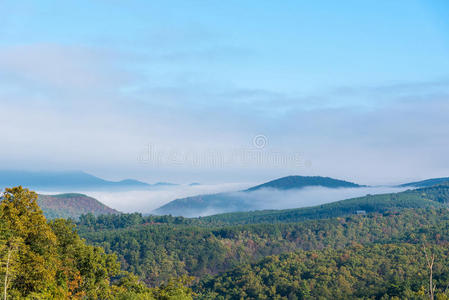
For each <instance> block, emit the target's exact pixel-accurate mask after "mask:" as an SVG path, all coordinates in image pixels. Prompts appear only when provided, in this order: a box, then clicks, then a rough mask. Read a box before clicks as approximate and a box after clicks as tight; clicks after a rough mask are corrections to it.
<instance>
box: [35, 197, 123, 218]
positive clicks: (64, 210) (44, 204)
mask: <svg viewBox="0 0 449 300" xmlns="http://www.w3.org/2000/svg"><path fill="white" fill-rule="evenodd" d="M37 203H38V204H39V206H40V207H41V209H42V211H43V212H44V215H45V216H46V217H47V218H48V219H56V218H64V219H69V218H70V219H78V218H79V217H80V216H81V215H83V214H87V213H92V214H94V215H97V216H98V215H105V214H118V213H119V212H118V211H117V210H115V209H112V208H110V207H108V206H106V205H104V204H103V203H101V202H100V201H98V200H97V199H95V198H92V197H89V196H86V195H84V194H78V193H67V194H58V195H42V194H40V195H39V196H38V200H37Z"/></svg>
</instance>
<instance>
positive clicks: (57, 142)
mask: <svg viewBox="0 0 449 300" xmlns="http://www.w3.org/2000/svg"><path fill="white" fill-rule="evenodd" d="M448 13H449V6H448V4H447V2H446V1H409V0H402V1H387V0H385V1H363V2H359V1H338V2H336V1H319V3H318V2H317V3H315V2H310V3H305V2H298V1H282V2H279V1H266V2H263V3H260V2H259V1H257V2H256V1H245V2H241V1H187V2H186V1H169V2H168V1H158V2H149V1H132V2H130V1H63V2H54V1H39V2H36V1H2V2H1V3H0V37H1V39H0V111H1V112H2V117H1V118H0V134H1V137H2V142H1V147H0V164H1V165H2V168H7V169H22V170H25V169H26V170H83V171H86V172H90V173H92V174H95V175H97V176H101V177H103V178H106V179H122V178H130V177H131V178H136V179H140V180H145V181H148V182H156V181H170V182H177V183H190V182H194V181H199V182H201V183H205V184H219V183H223V182H263V181H266V180H269V179H273V178H277V177H281V176H284V175H291V174H301V175H323V176H331V177H335V178H341V179H347V180H351V181H354V182H358V183H361V184H387V183H397V182H405V181H409V180H415V179H423V178H432V177H442V176H447V175H448V174H449V170H448V169H449V160H448V158H447V157H448V156H447V149H448V146H449V139H447V133H448V132H449V122H447V116H448V115H449V101H448V92H449V74H448V70H449V34H448V33H449V21H448V18H447V15H448ZM257 137H259V138H260V137H262V140H260V139H259V140H257V139H256V138H257ZM150 148H151V149H152V150H151V151H155V152H154V153H159V154H160V155H159V156H157V157H158V159H157V160H155V159H153V158H151V157H152V156H149V155H147V154H148V149H150ZM242 153H243V154H242ZM253 153H256V158H254V156H251V155H252V154H253ZM260 154H261V155H262V156H263V157H265V158H264V159H262V160H260V159H258V158H257V155H260ZM242 157H243V158H242ZM147 158H148V159H147Z"/></svg>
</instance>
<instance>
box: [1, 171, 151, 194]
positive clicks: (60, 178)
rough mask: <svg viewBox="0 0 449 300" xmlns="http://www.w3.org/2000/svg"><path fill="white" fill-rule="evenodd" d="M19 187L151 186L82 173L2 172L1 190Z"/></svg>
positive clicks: (52, 188) (60, 188)
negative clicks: (109, 179)
mask: <svg viewBox="0 0 449 300" xmlns="http://www.w3.org/2000/svg"><path fill="white" fill-rule="evenodd" d="M19 185H21V186H24V187H27V188H31V189H38V190H39V189H41V190H70V189H88V190H91V189H130V188H133V189H143V188H147V187H149V186H150V185H149V184H148V183H145V182H141V181H137V180H133V179H125V180H121V181H108V180H104V179H101V178H99V177H96V176H93V175H90V174H87V173H85V172H81V171H69V172H30V171H0V188H4V187H12V186H19Z"/></svg>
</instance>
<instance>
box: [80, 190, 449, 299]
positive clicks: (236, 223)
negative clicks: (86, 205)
mask: <svg viewBox="0 0 449 300" xmlns="http://www.w3.org/2000/svg"><path fill="white" fill-rule="evenodd" d="M448 200H449V186H448V185H445V184H443V185H438V186H433V187H429V188H421V189H416V190H408V191H405V192H401V193H396V194H384V195H367V196H366V197H360V198H355V199H349V200H343V201H339V202H335V203H330V204H325V205H321V206H317V207H311V208H301V209H294V210H285V211H256V212H245V213H232V214H223V215H216V216H211V217H202V218H182V217H171V216H142V215H140V214H122V215H108V216H99V217H94V216H93V215H84V216H82V217H81V218H80V220H79V222H78V224H77V225H78V230H79V233H80V235H81V236H83V237H84V238H86V240H87V241H88V242H89V243H92V244H94V245H98V246H101V247H103V248H104V249H105V250H106V252H107V253H116V254H117V255H118V259H119V261H120V262H121V263H122V266H123V268H124V269H125V270H127V271H130V272H133V273H135V274H137V275H138V276H140V278H142V280H143V281H144V282H145V283H146V284H147V285H148V286H158V285H160V284H163V283H164V282H167V281H168V280H170V279H171V278H174V277H181V276H186V275H187V276H192V277H194V281H193V283H192V286H191V287H192V289H193V291H194V292H195V293H196V297H197V298H207V299H209V298H210V299H215V298H220V297H221V298H223V299H240V298H241V297H243V298H244V299H247V298H253V299H263V298H266V299H275V298H279V299H307V298H323V299H328V298H329V297H330V295H334V297H331V298H341V299H347V298H360V297H362V295H366V298H375V299H381V298H382V297H384V298H385V297H386V298H390V297H393V296H398V297H400V298H404V297H406V298H407V297H408V298H410V297H412V296H413V297H418V298H419V297H421V296H423V295H425V296H426V297H428V295H429V292H430V289H429V286H428V284H426V280H428V278H427V273H428V270H427V268H426V265H425V263H423V262H422V258H423V257H424V249H425V248H426V247H427V248H428V249H429V251H430V249H432V251H434V252H435V253H438V254H439V256H438V257H437V258H436V259H437V260H436V263H435V268H436V270H439V271H438V272H440V273H435V276H436V277H435V279H434V280H435V281H434V282H436V283H437V286H436V289H437V290H438V293H439V297H440V298H441V297H443V296H442V295H443V294H444V293H445V292H446V285H448V284H449V281H448V280H446V276H449V273H447V272H446V269H444V268H440V267H439V266H441V264H444V262H445V261H446V259H447V256H446V254H445V252H444V251H443V250H444V245H446V244H447V242H449V232H448V228H449V214H448V208H447V205H446V203H447V202H448ZM358 210H364V213H363V214H360V215H359V214H356V212H357V211H358ZM384 247H387V248H388V249H390V250H391V253H392V254H391V255H387V253H386V252H385V253H384V252H382V251H387V250H388V249H387V248H385V249H386V250H384ZM358 249H360V250H361V249H363V251H358ZM390 250H388V251H390ZM342 251H343V252H342ZM342 253H346V254H342ZM389 253H390V252H389ZM311 255H312V256H318V257H321V258H323V259H320V260H316V261H315V263H314V264H307V265H306V266H305V265H302V264H303V263H304V261H307V260H308V259H307V258H308V257H310V256H311ZM341 255H348V264H349V265H350V266H351V268H349V267H347V266H345V267H344V268H343V269H342V270H344V271H345V272H346V273H344V274H343V275H342V274H341V273H339V272H340V266H339V267H338V270H337V269H331V266H333V267H334V268H336V266H337V265H338V264H336V263H335V261H336V260H337V259H338V257H339V256H341ZM401 255H402V256H405V258H404V257H402V258H401ZM377 257H379V258H382V259H384V260H385V262H384V263H382V264H380V265H381V266H383V267H382V268H381V269H378V270H377V271H376V272H377V273H376V274H377V275H376V278H377V279H376V280H377V282H376V281H373V282H371V283H370V282H365V281H366V280H368V279H367V278H363V277H360V276H356V273H357V272H359V273H360V274H366V272H365V269H369V268H370V265H369V264H372V261H373V260H376V259H377ZM324 258H326V259H327V260H324ZM352 259H354V262H352V261H351V260H352ZM407 260H419V262H416V263H414V264H409V263H405V262H406V261H407ZM267 261H270V263H267ZM273 262H277V263H273ZM379 262H380V260H379ZM293 267H295V268H297V269H298V268H299V269H301V270H302V268H304V270H303V271H301V272H302V273H300V276H299V275H298V274H299V273H291V272H293V270H292V269H291V268H293ZM306 267H307V268H306ZM323 268H324V269H329V271H326V272H328V274H327V275H326V276H325V279H326V280H327V281H326V280H325V279H323V278H320V279H319V281H318V278H317V276H316V275H313V276H312V275H310V274H317V273H319V272H320V270H323ZM418 269H419V270H420V272H418V273H417V272H416V270H418ZM262 271H263V272H262ZM396 271H398V272H401V274H402V275H401V276H402V277H398V278H396V277H394V276H393V277H391V276H390V277H388V276H386V275H387V273H388V272H390V273H395V272H396ZM260 272H262V273H263V274H265V275H266V274H271V275H270V276H274V277H270V278H271V279H270V280H267V279H266V278H265V277H263V276H262V275H261V273H260ZM294 272H300V271H298V270H296V271H294ZM354 272H355V273H354ZM384 272H386V273H384ZM237 274H240V275H239V276H240V277H239V276H238V275H237ZM276 274H278V275H276ZM307 274H309V275H307ZM345 274H349V275H351V278H346V277H345ZM412 275H413V276H412ZM261 276H262V277H261ZM267 276H268V275H267ZM292 276H295V278H296V280H292V279H291V278H292ZM243 278H245V280H243ZM248 278H252V279H251V280H250V279H248ZM338 278H345V280H349V281H348V283H347V284H346V288H345V289H342V290H341V291H340V292H339V293H340V294H338V293H336V290H335V289H336V288H337V287H335V286H331V285H332V284H334V283H335V282H338V281H337V279H338ZM342 282H343V281H342ZM412 283H413V284H412ZM418 283H419V284H418ZM290 285H291V286H290ZM318 285H319V286H320V287H321V288H322V289H320V290H317V289H316V287H317V286H318ZM287 286H290V287H289V288H287ZM361 286H364V290H363V291H364V292H363V293H361V292H358V291H359V289H361ZM394 286H397V288H394ZM307 291H310V292H307ZM312 291H313V292H312ZM337 295H338V296H337ZM295 297H296V298H295ZM413 297H412V298H413ZM423 297H424V296H423ZM362 298H363V297H362ZM441 299H444V298H441Z"/></svg>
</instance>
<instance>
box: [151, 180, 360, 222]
mask: <svg viewBox="0 0 449 300" xmlns="http://www.w3.org/2000/svg"><path fill="white" fill-rule="evenodd" d="M306 187H323V188H357V187H362V186H361V185H358V184H355V183H352V182H347V181H343V180H338V179H333V178H329V177H319V176H314V177H309V176H287V177H283V178H279V179H276V180H273V181H270V182H267V183H264V184H261V185H258V186H254V187H252V188H249V189H247V190H244V191H239V192H228V193H218V194H210V195H198V196H193V197H187V198H181V199H176V200H173V201H171V202H169V203H167V204H165V205H163V206H161V207H159V208H158V209H156V210H154V211H153V213H155V214H158V215H164V214H165V215H168V214H170V215H174V216H185V217H196V216H205V215H212V214H218V213H227V212H238V211H251V210H260V209H264V208H267V207H263V205H264V204H266V202H267V200H266V199H265V198H266V197H267V195H266V194H262V193H258V191H261V190H262V189H271V190H275V191H276V190H277V191H285V190H293V189H302V188H306ZM277 196H281V195H277ZM336 200H339V199H336Z"/></svg>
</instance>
